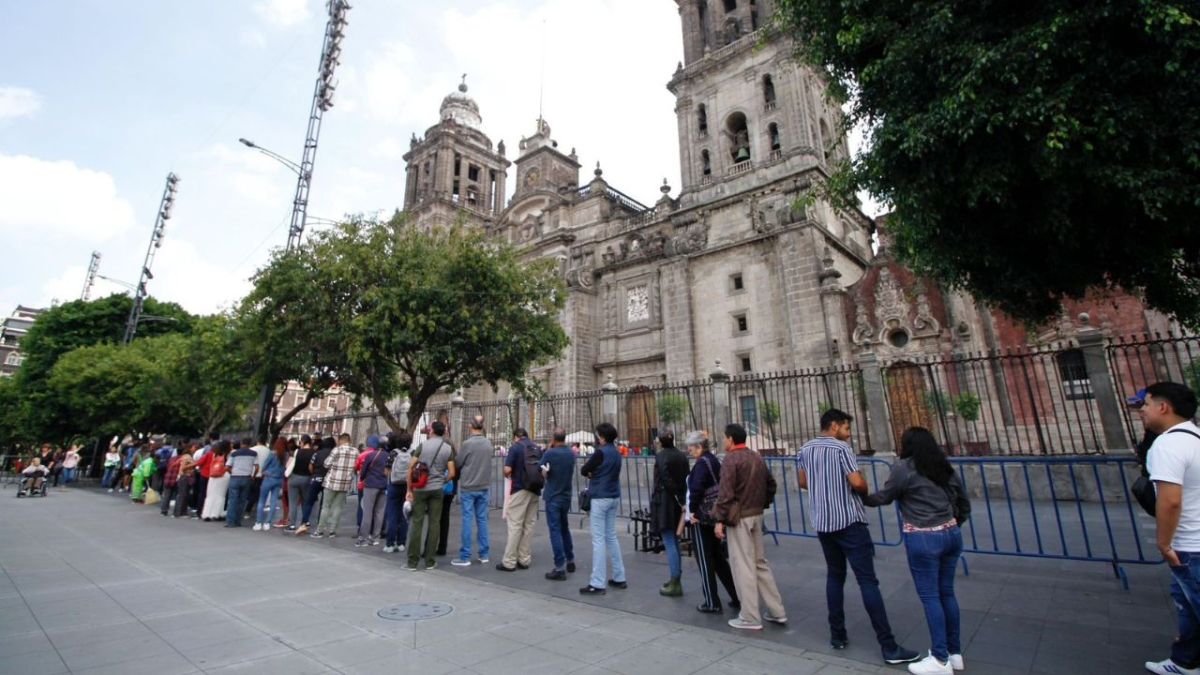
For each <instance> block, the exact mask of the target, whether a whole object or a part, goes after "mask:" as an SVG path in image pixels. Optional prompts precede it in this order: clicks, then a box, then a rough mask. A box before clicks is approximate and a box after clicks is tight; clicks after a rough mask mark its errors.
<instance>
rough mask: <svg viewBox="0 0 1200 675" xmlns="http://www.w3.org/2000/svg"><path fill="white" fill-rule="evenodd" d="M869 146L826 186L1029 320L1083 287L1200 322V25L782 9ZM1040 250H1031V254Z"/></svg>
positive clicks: (1167, 5) (945, 278)
mask: <svg viewBox="0 0 1200 675" xmlns="http://www.w3.org/2000/svg"><path fill="white" fill-rule="evenodd" d="M778 7H779V14H778V18H779V20H780V22H781V24H782V26H783V28H784V30H786V31H788V32H790V33H791V34H792V35H793V36H794V37H795V39H796V44H797V45H799V47H798V51H799V53H800V56H801V57H802V58H804V59H806V60H808V61H809V62H811V63H813V64H814V65H816V66H817V67H819V68H820V69H822V70H823V71H824V72H826V73H827V74H828V75H829V81H830V84H831V86H832V93H833V94H834V95H835V96H836V97H840V98H842V99H843V100H844V99H847V98H848V100H849V103H848V116H847V120H846V122H847V123H848V124H857V123H862V124H863V125H864V126H865V128H866V130H867V144H866V146H867V147H866V149H865V150H864V152H863V153H862V154H861V155H860V156H859V157H858V158H857V159H855V160H853V161H852V162H850V163H848V164H846V165H844V166H842V167H841V168H840V169H839V170H838V171H837V172H836V174H835V176H834V177H833V180H832V181H831V188H832V190H831V192H832V193H833V194H836V195H840V196H841V197H842V199H843V200H847V201H848V200H852V199H853V197H852V195H853V194H854V193H855V192H856V191H859V190H866V191H867V192H869V193H871V194H872V195H874V196H875V197H876V198H877V199H879V200H880V201H881V203H882V204H883V205H885V206H887V207H890V208H891V209H892V213H891V215H890V216H889V219H888V221H887V223H888V229H889V230H890V231H891V233H892V235H893V236H894V239H895V245H894V250H895V252H896V253H897V255H898V257H899V258H900V259H901V260H902V261H903V262H905V263H906V264H908V265H909V266H910V267H912V268H913V269H914V270H915V271H916V272H918V273H920V274H923V275H927V276H930V277H932V278H934V279H936V280H938V281H940V282H942V283H944V284H947V285H948V286H951V287H958V288H962V289H964V290H966V291H968V292H970V293H972V294H974V295H976V296H977V297H979V298H981V299H983V300H985V301H988V302H990V303H992V304H994V305H995V306H997V307H998V308H1000V309H1002V310H1004V311H1006V312H1008V313H1009V314H1011V315H1013V316H1016V317H1018V318H1021V319H1025V320H1029V321H1035V322H1036V321H1041V320H1044V319H1047V318H1049V317H1051V316H1053V315H1054V314H1055V313H1056V312H1057V311H1058V309H1059V307H1060V305H1061V302H1062V300H1063V299H1065V298H1081V297H1083V295H1084V294H1085V293H1086V292H1087V291H1088V290H1089V289H1104V290H1115V289H1125V290H1129V291H1133V292H1141V293H1142V294H1143V295H1144V298H1145V300H1146V302H1147V303H1148V304H1149V305H1151V306H1152V307H1155V308H1157V309H1159V310H1162V311H1164V312H1166V313H1168V314H1173V315H1175V316H1176V317H1177V318H1179V319H1180V320H1182V321H1184V322H1185V323H1188V324H1190V325H1192V326H1196V325H1200V221H1198V220H1197V219H1196V218H1195V209H1196V207H1197V206H1200V116H1197V114H1196V111H1197V110H1200V28H1198V25H1197V17H1196V15H1195V5H1194V4H1192V3H1183V2H1170V1H1165V0H1138V1H1135V0H1098V1H1096V2H1088V3H1077V2H1066V1H1065V0H1047V1H1046V2H1037V3H1025V4H1021V5H1019V6H1017V5H1013V4H1009V3H995V2H991V3H989V2H984V3H959V2H951V1H950V0H935V1H934V2H924V3H911V2H905V1H903V0H877V1H875V2H843V1H841V0H779V4H778ZM1031 253H1032V255H1031Z"/></svg>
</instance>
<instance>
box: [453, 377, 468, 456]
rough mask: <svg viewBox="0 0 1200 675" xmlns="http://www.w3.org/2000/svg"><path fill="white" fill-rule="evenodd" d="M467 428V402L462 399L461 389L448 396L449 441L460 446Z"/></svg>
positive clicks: (455, 445)
mask: <svg viewBox="0 0 1200 675" xmlns="http://www.w3.org/2000/svg"><path fill="white" fill-rule="evenodd" d="M466 429H467V402H466V400H465V399H463V395H462V391H456V392H454V396H451V397H450V443H451V444H453V445H454V447H456V448H460V447H462V442H463V439H464V438H465V437H466Z"/></svg>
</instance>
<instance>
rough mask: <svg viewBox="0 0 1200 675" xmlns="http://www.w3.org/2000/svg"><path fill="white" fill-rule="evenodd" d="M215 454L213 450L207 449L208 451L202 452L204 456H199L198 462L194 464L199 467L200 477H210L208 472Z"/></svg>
mask: <svg viewBox="0 0 1200 675" xmlns="http://www.w3.org/2000/svg"><path fill="white" fill-rule="evenodd" d="M216 454H217V453H216V452H215V451H213V450H209V451H208V452H206V453H204V456H203V457H201V458H200V461H199V462H196V466H198V467H200V476H201V477H203V478H212V476H210V475H209V473H210V472H211V471H212V463H213V457H214V456H216Z"/></svg>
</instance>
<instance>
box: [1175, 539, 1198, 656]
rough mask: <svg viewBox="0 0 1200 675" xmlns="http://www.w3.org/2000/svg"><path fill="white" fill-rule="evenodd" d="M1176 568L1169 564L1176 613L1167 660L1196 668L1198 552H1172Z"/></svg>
mask: <svg viewBox="0 0 1200 675" xmlns="http://www.w3.org/2000/svg"><path fill="white" fill-rule="evenodd" d="M1175 554H1176V555H1178V556H1179V562H1181V563H1183V564H1182V565H1181V566H1179V567H1175V566H1173V565H1172V566H1171V598H1172V599H1173V600H1174V601H1175V609H1176V610H1178V612H1179V629H1178V633H1179V636H1178V637H1177V638H1175V642H1174V643H1173V644H1172V645H1171V660H1172V661H1174V662H1175V663H1176V664H1177V665H1179V666H1181V667H1183V668H1197V667H1200V552H1185V551H1176V552H1175Z"/></svg>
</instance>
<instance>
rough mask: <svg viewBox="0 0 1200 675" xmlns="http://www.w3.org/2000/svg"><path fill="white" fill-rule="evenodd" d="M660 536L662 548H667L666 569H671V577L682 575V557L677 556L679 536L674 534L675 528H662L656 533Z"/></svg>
mask: <svg viewBox="0 0 1200 675" xmlns="http://www.w3.org/2000/svg"><path fill="white" fill-rule="evenodd" d="M658 536H660V537H662V542H663V548H665V549H667V569H669V570H670V571H671V578H672V579H678V578H679V577H681V576H683V559H682V558H680V557H679V538H678V537H676V536H675V530H663V531H662V532H659V533H658Z"/></svg>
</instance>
